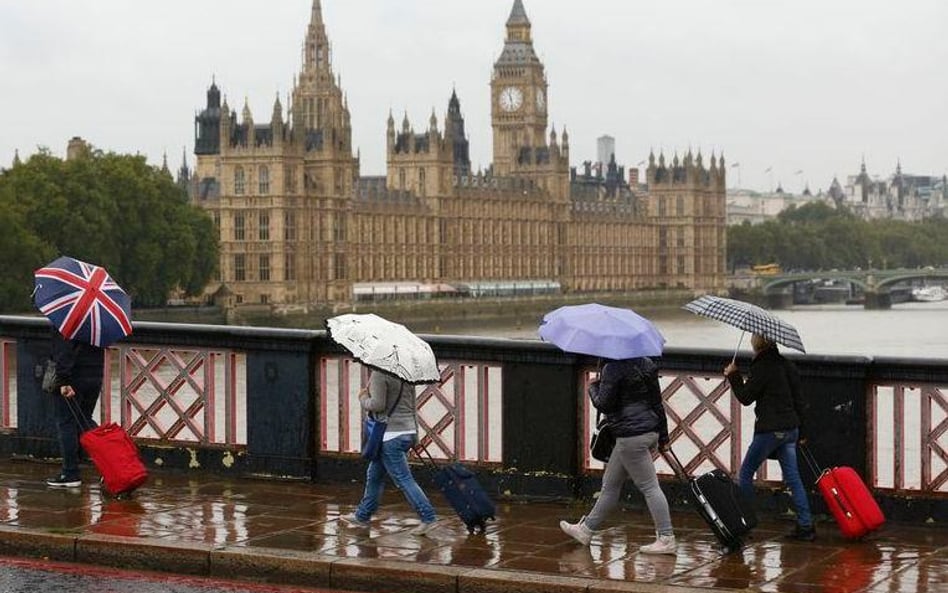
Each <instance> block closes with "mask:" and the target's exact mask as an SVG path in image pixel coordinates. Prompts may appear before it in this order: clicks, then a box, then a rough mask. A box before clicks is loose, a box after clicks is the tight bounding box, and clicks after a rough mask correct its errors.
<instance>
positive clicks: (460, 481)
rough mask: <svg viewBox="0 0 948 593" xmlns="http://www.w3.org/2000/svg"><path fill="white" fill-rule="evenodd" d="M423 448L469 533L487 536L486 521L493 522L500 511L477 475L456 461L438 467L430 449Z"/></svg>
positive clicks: (439, 484)
mask: <svg viewBox="0 0 948 593" xmlns="http://www.w3.org/2000/svg"><path fill="white" fill-rule="evenodd" d="M420 448H421V449H422V450H423V451H424V453H425V455H426V456H427V457H428V463H430V464H431V466H432V467H433V468H434V481H435V484H436V485H437V486H438V489H439V490H441V492H442V493H443V494H444V497H445V498H447V499H448V503H449V504H450V505H451V507H452V508H453V509H454V511H455V512H456V513H457V514H458V517H460V518H461V520H462V521H464V525H466V526H467V531H468V533H484V531H486V530H487V521H488V520H493V519H494V515H495V513H496V512H497V510H496V508H495V507H494V501H492V500H491V499H490V496H488V495H487V492H485V491H484V488H483V487H482V486H481V484H480V482H478V481H477V476H476V475H474V472H472V471H471V470H469V469H468V468H466V467H464V466H463V465H461V464H460V463H457V462H455V463H449V464H447V465H443V466H439V465H438V464H436V463H435V461H434V459H433V458H432V457H431V454H430V453H428V450H427V449H425V448H424V447H423V446H420Z"/></svg>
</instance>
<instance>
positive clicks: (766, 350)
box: [724, 334, 816, 541]
mask: <svg viewBox="0 0 948 593" xmlns="http://www.w3.org/2000/svg"><path fill="white" fill-rule="evenodd" d="M751 347H752V348H753V350H754V357H753V359H752V360H751V364H750V371H749V372H748V376H747V380H746V381H745V380H744V377H743V376H742V375H741V373H740V371H739V370H738V368H737V364H736V363H735V362H734V361H733V360H732V361H731V362H730V363H729V364H728V365H727V366H726V367H724V376H725V377H726V378H727V381H728V383H729V384H730V385H731V391H732V392H733V393H734V395H735V397H737V399H738V401H740V402H741V404H743V405H745V406H750V405H751V404H754V414H755V415H756V417H757V419H756V421H755V423H754V438H753V440H752V441H751V444H750V446H749V447H748V448H747V452H746V453H745V455H744V461H743V462H742V463H741V469H740V472H739V474H738V476H739V478H738V479H739V485H740V489H741V493H742V495H743V496H744V497H745V498H746V499H747V500H748V501H752V500H753V498H754V474H755V473H757V470H758V469H759V468H760V466H761V465H762V464H763V463H764V462H765V461H767V458H768V457H773V456H776V459H777V461H778V462H779V463H780V471H781V472H782V473H783V481H784V483H785V484H786V485H787V487H789V488H790V493H791V497H792V501H793V506H794V508H795V509H796V513H797V523H796V526H795V527H794V529H793V531H791V532H790V533H789V534H788V535H787V537H789V538H792V539H797V540H801V541H813V540H814V539H815V538H816V530H815V529H814V527H813V517H812V515H811V513H810V504H809V501H808V500H807V495H806V490H805V489H804V487H803V481H802V479H801V478H800V470H799V467H798V466H797V441H802V440H803V439H802V436H801V426H802V419H803V414H802V409H803V403H802V400H801V396H800V376H799V374H798V373H797V369H796V366H794V364H793V363H792V362H790V361H789V360H787V359H786V358H784V357H783V356H782V355H781V354H780V352H779V351H778V350H777V344H776V342H774V341H772V340H770V339H768V338H766V337H764V336H763V335H760V334H753V335H752V336H751Z"/></svg>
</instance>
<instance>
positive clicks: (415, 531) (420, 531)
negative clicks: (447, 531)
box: [408, 519, 438, 535]
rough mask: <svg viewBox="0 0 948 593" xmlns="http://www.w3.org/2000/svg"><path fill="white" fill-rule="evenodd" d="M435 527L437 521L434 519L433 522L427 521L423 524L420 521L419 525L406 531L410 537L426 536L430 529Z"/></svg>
mask: <svg viewBox="0 0 948 593" xmlns="http://www.w3.org/2000/svg"><path fill="white" fill-rule="evenodd" d="M437 526H438V520H437V519H435V520H434V521H429V522H427V523H425V522H424V521H422V522H421V523H419V524H418V525H416V526H414V527H412V528H411V529H410V530H409V531H408V533H409V534H411V535H428V532H430V531H431V530H432V529H434V528H435V527H437Z"/></svg>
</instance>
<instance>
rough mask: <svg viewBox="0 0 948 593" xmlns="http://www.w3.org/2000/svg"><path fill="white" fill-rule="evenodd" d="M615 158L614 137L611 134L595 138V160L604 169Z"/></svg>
mask: <svg viewBox="0 0 948 593" xmlns="http://www.w3.org/2000/svg"><path fill="white" fill-rule="evenodd" d="M615 158H616V139H615V138H613V137H612V136H600V137H599V138H598V139H596V162H598V163H599V167H600V168H601V169H605V168H606V167H607V166H608V165H609V163H610V162H612V161H614V160H615Z"/></svg>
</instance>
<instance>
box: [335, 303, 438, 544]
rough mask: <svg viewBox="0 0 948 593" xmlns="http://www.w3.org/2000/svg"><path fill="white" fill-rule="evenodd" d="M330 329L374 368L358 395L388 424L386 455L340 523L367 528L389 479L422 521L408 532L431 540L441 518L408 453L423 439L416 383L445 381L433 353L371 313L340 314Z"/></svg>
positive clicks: (375, 461)
mask: <svg viewBox="0 0 948 593" xmlns="http://www.w3.org/2000/svg"><path fill="white" fill-rule="evenodd" d="M326 328H327V329H328V330H329V337H330V338H332V340H333V341H335V342H336V343H338V344H339V345H341V346H343V347H344V348H346V349H347V350H349V352H351V353H352V354H353V356H355V357H356V359H358V360H359V361H360V362H362V363H363V364H364V365H366V366H367V367H369V368H370V369H371V373H372V374H371V375H370V376H369V384H368V386H367V388H366V389H364V390H363V391H362V392H360V394H359V403H360V404H361V406H362V409H363V410H365V411H366V412H368V413H370V414H374V415H376V417H378V416H382V417H384V418H386V419H387V425H386V426H385V432H384V434H383V435H382V445H381V450H380V452H379V453H378V454H377V456H374V457H373V458H372V459H370V460H369V466H368V468H367V469H366V471H365V491H364V492H363V494H362V500H361V501H360V502H359V506H358V507H357V508H356V510H355V511H354V512H352V513H349V514H347V515H343V516H341V517H340V521H342V522H343V523H344V524H346V525H348V526H350V527H368V526H369V521H370V519H371V518H372V515H374V514H375V512H376V511H377V510H378V508H379V504H380V502H381V500H382V492H383V491H384V489H385V475H386V474H388V476H389V477H390V478H392V481H393V482H395V486H396V487H397V488H398V489H399V490H401V491H402V493H403V494H404V495H405V498H406V499H407V500H408V504H410V505H411V507H412V508H413V509H414V510H415V512H416V513H418V517H419V518H420V519H421V523H419V524H418V525H417V526H415V527H414V528H412V529H411V531H410V532H409V533H411V534H412V535H427V534H428V533H429V532H430V531H431V530H432V529H434V527H435V526H436V525H437V519H438V518H437V515H436V514H435V510H434V507H433V506H432V504H431V501H430V500H429V499H428V496H427V495H426V494H425V492H424V490H422V489H421V486H419V485H418V482H416V481H415V477H414V476H413V475H412V472H411V467H410V466H409V465H408V453H409V451H411V450H412V449H413V448H414V446H415V444H416V443H417V440H418V416H417V414H418V412H417V405H416V401H415V395H416V394H415V384H424V383H435V382H437V381H438V380H440V377H441V373H440V371H439V370H438V363H437V361H436V360H435V356H434V352H433V351H432V350H431V346H430V345H428V343H427V342H425V341H424V340H422V339H421V338H419V337H418V336H416V335H415V334H413V333H412V332H411V331H409V330H408V328H406V327H405V326H403V325H401V324H399V323H394V322H392V321H389V320H387V319H385V318H382V317H379V316H378V315H374V314H371V313H369V314H362V315H359V314H355V313H347V314H345V315H338V316H336V317H332V318H330V319H327V320H326Z"/></svg>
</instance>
